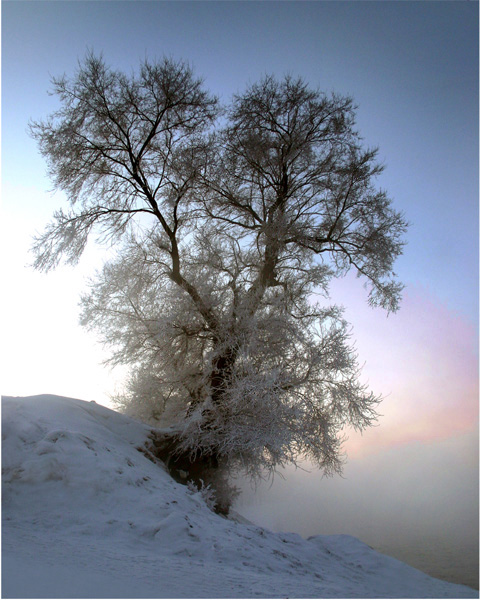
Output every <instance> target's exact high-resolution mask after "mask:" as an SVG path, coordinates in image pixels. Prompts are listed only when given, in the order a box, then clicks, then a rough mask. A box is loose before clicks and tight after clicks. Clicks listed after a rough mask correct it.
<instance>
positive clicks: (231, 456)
mask: <svg viewBox="0 0 480 600" xmlns="http://www.w3.org/2000/svg"><path fill="white" fill-rule="evenodd" d="M54 93H56V94H57V95H58V96H59V98H60V102H61V108H60V110H59V111H58V112H57V113H55V114H54V115H53V116H52V118H51V119H49V120H47V121H44V122H37V123H32V125H31V132H32V135H33V136H34V137H35V138H36V139H37V140H38V141H39V145H40V150H41V152H42V154H43V155H44V156H45V157H46V159H47V161H48V164H49V172H50V175H51V177H52V179H53V181H54V185H55V188H57V189H61V190H63V191H65V192H66V194H67V197H68V200H69V202H70V205H71V209H70V211H69V212H68V213H64V212H63V211H59V212H58V213H56V214H55V218H54V221H53V222H52V223H51V224H50V225H49V226H48V227H47V229H46V231H45V233H44V234H43V235H42V236H41V237H39V238H38V239H37V241H36V245H35V251H36V263H35V264H36V267H37V268H39V269H50V268H52V267H55V266H56V265H57V264H58V261H59V260H60V259H61V258H62V257H63V258H65V259H66V260H67V261H69V262H75V261H76V260H78V258H79V256H80V255H81V253H82V251H83V249H84V247H85V244H86V242H87V239H88V237H89V235H90V233H91V231H92V230H93V229H95V230H96V231H97V232H98V233H99V234H100V239H103V240H105V241H106V240H108V241H113V242H115V243H117V244H118V246H119V250H118V253H117V257H116V258H115V259H113V260H112V261H110V262H109V263H107V264H105V266H104V267H103V270H102V271H101V272H100V273H98V276H97V278H96V280H95V281H94V282H93V283H92V286H91V290H90V293H89V294H88V295H86V296H85V297H84V298H83V315H82V322H83V324H84V325H86V326H87V327H91V328H94V329H96V330H98V331H99V332H100V333H101V336H102V340H103V342H104V343H107V344H108V345H110V347H111V348H112V357H111V362H112V363H113V364H118V363H123V364H128V365H130V366H131V367H132V377H131V380H130V381H129V383H128V385H127V387H126V390H125V393H124V394H123V395H122V397H121V398H119V399H117V400H118V402H119V404H120V405H121V406H122V407H123V408H124V409H125V410H128V411H129V412H131V413H133V414H135V415H136V416H139V417H141V418H143V419H145V420H147V421H150V422H152V423H154V424H157V425H158V424H174V425H175V426H174V427H173V428H172V429H171V430H170V433H169V435H168V436H167V435H166V434H165V433H164V440H167V439H168V440H169V441H168V444H167V445H166V446H165V445H164V446H163V448H164V450H165V448H166V451H165V452H166V453H167V454H174V455H176V458H175V459H174V462H175V463H176V464H177V467H178V466H179V465H182V467H184V468H185V469H187V470H188V471H190V472H192V473H193V471H194V470H195V468H194V466H195V465H196V466H198V465H200V471H201V469H203V470H204V471H205V470H206V468H207V467H213V468H218V467H219V466H227V467H229V468H241V469H243V470H245V471H246V472H248V473H250V474H251V475H252V476H255V475H257V474H258V473H260V472H261V471H263V470H265V469H266V470H267V471H268V470H274V469H275V468H276V467H277V466H279V465H283V464H285V463H288V462H295V461H296V459H297V457H298V456H307V457H309V458H310V460H312V461H313V462H314V463H316V464H317V465H318V466H319V467H320V468H321V469H323V470H324V471H325V472H326V473H332V472H336V471H340V470H341V465H342V454H341V442H342V433H341V432H342V430H343V429H344V428H345V426H346V425H352V426H353V427H356V428H360V429H362V428H364V427H367V426H369V425H370V424H371V423H372V422H373V421H374V420H375V417H376V413H375V407H376V405H377V403H378V401H379V398H378V397H376V396H374V395H373V394H372V393H370V392H368V391H367V390H366V388H365V387H364V386H363V385H362V384H361V383H360V382H359V369H358V365H357V359H356V355H355V352H354V351H353V349H352V348H351V347H350V346H349V333H348V324H347V323H346V322H345V321H344V319H343V317H342V313H341V310H340V309H339V308H338V307H335V306H329V305H328V302H327V298H328V284H329V281H330V280H331V278H332V277H337V276H341V275H343V274H344V273H346V272H347V271H348V270H350V269H352V268H353V269H355V270H356V272H357V274H358V275H359V276H361V277H363V278H364V280H365V283H366V285H367V286H368V287H369V289H370V295H369V301H370V303H371V304H372V305H379V306H381V307H383V308H385V309H387V310H391V311H395V310H397V308H398V303H399V300H400V294H401V289H402V286H401V285H400V284H399V283H398V282H396V280H395V274H394V272H393V264H394V261H395V259H396V257H397V256H398V255H399V254H401V252H402V248H403V244H404V240H403V237H404V234H405V231H406V222H405V220H404V218H403V216H402V215H401V214H399V213H398V212H396V211H395V210H394V209H393V208H392V206H391V201H390V199H389V198H388V196H387V194H386V193H385V192H384V191H382V190H377V189H375V187H374V181H375V177H376V176H377V175H378V174H379V173H380V172H381V166H380V165H379V164H378V163H377V161H376V151H375V150H369V149H367V150H365V149H363V148H362V144H361V139H360V137H359V135H358V133H357V132H356V131H355V129H354V127H355V123H354V117H355V109H354V106H353V103H352V100H351V99H350V98H344V97H340V96H337V95H332V96H327V95H325V94H323V93H321V92H319V91H315V90H311V89H310V88H309V87H308V86H307V85H306V84H305V83H304V82H303V81H302V80H300V79H293V78H291V77H286V78H284V79H283V80H277V79H275V78H274V77H266V78H264V79H263V80H262V81H261V82H259V83H258V84H255V85H252V86H251V87H249V88H248V89H247V90H246V91H245V93H243V94H241V95H238V96H236V97H234V99H233V101H232V103H231V104H230V105H229V106H228V107H226V108H225V109H220V108H219V106H218V104H217V101H216V99H215V98H214V97H212V96H211V95H210V94H209V93H208V92H206V91H205V90H204V89H203V87H202V82H201V81H200V80H198V79H195V78H194V76H193V73H192V71H191V70H190V68H188V66H186V65H185V64H183V63H175V62H173V61H170V60H164V61H163V62H160V63H148V62H146V63H144V64H143V65H142V67H141V69H140V73H139V74H138V75H137V76H135V75H132V76H131V77H127V76H125V75H123V74H122V73H118V72H115V71H113V70H111V69H108V68H107V67H106V66H105V64H104V62H103V60H102V59H101V58H97V57H95V56H94V55H93V54H89V55H88V56H87V57H86V59H85V61H84V62H83V63H82V64H80V66H79V70H78V72H77V73H76V75H75V77H74V78H73V79H72V80H69V79H67V78H65V77H63V78H61V79H58V80H54ZM220 115H221V116H222V119H218V117H219V116H220ZM315 295H317V300H315ZM156 444H157V446H158V447H162V442H161V440H160V441H159V439H157V440H156ZM165 452H164V456H165ZM172 460H173V459H172Z"/></svg>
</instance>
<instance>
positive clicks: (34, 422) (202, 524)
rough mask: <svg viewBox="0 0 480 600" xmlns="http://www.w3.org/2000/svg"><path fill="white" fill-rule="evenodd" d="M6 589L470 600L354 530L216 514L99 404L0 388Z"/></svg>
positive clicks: (134, 428)
mask: <svg viewBox="0 0 480 600" xmlns="http://www.w3.org/2000/svg"><path fill="white" fill-rule="evenodd" d="M2 418H3V430H2V435H3V438H2V439H3V453H2V467H3V529H2V542H3V543H2V554H3V574H2V597H3V598H20V597H21V598H82V597H83V598H185V597H189V598H218V597H223V598H254V597H264V598H265V597H275V598H282V597H301V598H338V597H341V598H355V597H361V598H366V597H388V598H394V597H402V598H407V597H414V598H427V597H430V598H475V597H478V593H477V592H476V591H475V590H473V589H470V588H468V587H465V586H459V585H454V584H449V583H446V582H443V581H440V580H437V579H433V578H431V577H429V576H427V575H425V574H424V573H421V572H420V571H417V570H416V569H413V568H411V567H409V566H407V565H405V564H403V563H401V562H399V561H397V560H395V559H393V558H390V557H388V556H384V555H382V554H379V553H377V552H375V551H374V550H372V549H371V548H370V547H369V546H367V545H366V544H363V543H362V542H360V541H359V540H357V539H355V538H352V537H349V536H316V537H313V538H310V539H309V540H304V539H302V538H301V537H300V536H298V535H296V534H292V533H280V534H274V533H272V532H270V531H267V530H265V529H263V528H261V527H257V526H255V525H249V524H246V523H241V522H238V521H241V519H237V520H236V521H234V520H231V519H225V518H223V517H221V516H219V515H216V514H214V513H212V512H211V511H210V510H209V509H208V507H207V506H206V504H205V502H204V500H203V498H202V496H201V495H200V494H199V493H192V492H191V491H189V490H188V489H187V488H186V487H185V486H182V485H180V484H178V483H176V482H175V481H173V479H172V478H171V477H170V476H169V475H168V474H167V472H166V471H165V470H164V469H163V468H162V467H161V466H158V465H155V464H153V463H152V462H150V461H149V460H148V459H147V458H146V457H145V456H144V455H143V454H142V453H141V452H140V451H139V450H138V448H139V447H141V446H142V445H143V444H144V443H145V441H146V439H147V436H148V433H149V431H150V429H149V428H148V427H147V426H146V425H143V424H140V423H137V422H135V421H133V420H132V419H129V418H127V417H125V416H123V415H120V414H118V413H116V412H114V411H111V410H109V409H107V408H105V407H103V406H100V405H98V404H95V403H94V402H84V401H82V400H74V399H71V398H60V397H57V396H34V397H29V398H3V402H2Z"/></svg>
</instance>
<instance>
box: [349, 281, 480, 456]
mask: <svg viewBox="0 0 480 600" xmlns="http://www.w3.org/2000/svg"><path fill="white" fill-rule="evenodd" d="M350 285H357V284H356V283H355V282H352V281H350V282H349V281H348V280H344V281H342V282H341V283H340V287H344V286H350ZM346 316H347V318H348V319H349V320H350V322H351V323H353V325H354V328H353V339H354V340H356V347H357V349H358V353H359V360H360V361H361V362H362V363H363V361H365V366H364V369H363V373H362V375H363V380H364V381H366V382H368V384H369V386H370V388H371V389H372V390H373V391H374V392H375V393H379V394H382V395H383V396H384V400H383V402H382V403H381V404H380V406H379V408H378V411H379V413H380V414H381V415H382V416H381V417H380V419H379V421H378V427H373V428H370V429H369V430H367V431H366V432H364V433H363V435H360V434H357V433H355V432H349V433H348V436H349V440H348V441H347V443H346V444H345V449H346V450H347V452H348V454H349V455H350V456H354V455H358V454H364V453H370V452H375V451H377V450H379V449H380V448H383V447H386V446H390V447H391V446H398V445H404V444H407V443H409V442H413V441H431V440H441V439H446V438H448V437H450V436H452V435H457V434H461V433H465V432H470V431H473V430H475V429H476V428H477V427H478V408H479V404H478V393H479V389H478V353H477V346H476V334H475V328H474V326H473V324H470V323H469V322H468V321H466V320H465V319H463V318H462V317H461V316H460V315H458V314H455V313H454V312H453V311H451V310H449V309H448V308H447V307H445V306H442V305H441V304H440V303H439V302H438V301H436V299H435V298H434V296H433V295H432V294H431V293H429V292H427V291H426V290H425V289H422V288H421V287H410V288H409V289H408V290H407V292H406V293H405V295H404V299H403V302H402V307H401V309H400V311H399V312H398V313H396V314H394V315H389V316H388V317H387V316H386V315H385V313H383V312H382V311H380V310H378V309H377V310H365V308H363V310H361V309H360V301H358V303H357V301H355V302H354V303H353V304H349V308H348V310H347V312H346Z"/></svg>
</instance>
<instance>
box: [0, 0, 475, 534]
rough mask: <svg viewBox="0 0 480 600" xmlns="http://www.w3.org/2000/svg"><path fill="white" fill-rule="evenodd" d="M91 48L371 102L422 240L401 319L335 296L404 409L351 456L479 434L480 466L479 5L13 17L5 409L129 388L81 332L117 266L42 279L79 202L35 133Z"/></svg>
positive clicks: (8, 49)
mask: <svg viewBox="0 0 480 600" xmlns="http://www.w3.org/2000/svg"><path fill="white" fill-rule="evenodd" d="M87 48H93V50H95V51H96V52H102V53H103V55H104V58H105V60H106V62H107V63H109V64H111V65H112V66H114V67H116V68H119V69H123V70H126V71H130V70H131V69H134V68H136V67H137V66H138V64H139V61H141V60H142V59H144V58H145V57H148V58H150V59H153V58H155V57H162V56H163V55H165V54H166V55H169V56H173V57H174V58H176V59H184V60H187V61H189V62H190V63H191V64H192V65H193V66H194V68H195V70H196V72H197V73H198V74H199V75H202V76H203V77H204V78H205V82H206V85H207V86H208V87H209V88H210V90H211V91H212V92H214V93H216V94H218V95H219V96H220V97H221V98H222V99H224V100H228V99H229V98H230V96H231V94H232V93H235V92H237V91H241V90H242V89H243V88H244V86H245V85H246V84H248V83H252V82H254V81H256V80H258V79H259V78H260V77H262V76H263V75H264V74H265V73H274V74H276V75H278V76H282V75H284V74H287V73H292V74H294V75H300V76H303V77H304V78H305V79H306V80H307V81H308V82H309V83H310V84H311V85H312V86H315V87H316V86H318V87H320V88H322V89H324V90H325V91H336V92H338V93H341V94H350V95H352V96H353V97H354V99H355V101H356V103H357V104H358V112H357V124H358V129H359V131H360V133H361V134H362V136H363V137H364V139H365V144H366V145H368V146H378V147H379V148H380V152H379V156H380V159H381V160H382V161H383V162H384V163H385V165H386V170H385V172H384V173H383V174H382V176H381V178H380V180H379V184H380V185H381V187H383V188H385V189H386V190H387V191H388V192H389V194H390V195H391V196H392V197H393V198H394V200H395V207H396V208H397V209H399V210H401V211H403V212H404V213H405V215H406V217H407V219H408V220H409V221H410V222H411V224H412V225H411V228H410V231H409V234H408V246H407V248H406V251H405V254H404V256H402V257H401V258H400V259H399V261H398V263H397V269H396V270H397V273H398V275H399V278H400V279H401V280H402V281H403V282H404V283H405V284H406V286H407V287H406V291H405V299H404V303H403V306H402V308H401V310H400V312H399V313H398V314H395V315H390V316H389V317H388V318H387V316H386V314H385V313H383V312H381V311H380V310H375V311H374V310H372V309H370V308H368V307H367V305H366V302H365V293H364V291H363V288H362V286H361V284H360V283H359V282H358V281H357V280H355V279H354V278H351V277H347V278H346V279H344V280H342V281H339V282H338V283H336V284H335V286H334V287H333V290H332V297H333V299H334V300H338V301H340V302H341V303H343V304H344V305H345V307H346V315H347V317H348V319H349V320H350V322H351V323H352V325H353V332H352V336H353V339H355V340H357V348H358V351H359V355H360V362H362V363H363V362H364V361H365V362H366V365H365V369H364V377H365V379H366V380H368V381H369V383H370V384H371V386H372V388H373V390H374V391H375V392H378V393H383V394H385V395H387V397H386V399H385V401H384V403H383V404H382V406H381V410H380V412H382V414H383V415H384V416H383V417H382V418H381V419H380V425H379V427H377V428H375V429H372V430H370V431H369V432H367V433H366V434H365V435H364V436H363V437H361V438H360V437H359V436H356V435H353V436H351V438H350V440H349V442H348V444H347V449H348V452H349V455H350V457H351V458H352V460H353V461H354V463H355V460H358V461H361V459H362V457H368V456H370V457H371V456H372V455H374V454H375V453H377V454H379V453H381V452H386V451H388V450H392V449H393V450H394V449H395V448H400V447H406V446H409V445H410V447H411V445H412V444H418V443H427V444H428V443H435V442H436V443H439V444H440V443H446V442H445V440H448V439H450V438H455V439H458V440H460V439H462V440H463V439H465V436H467V438H468V439H469V440H470V442H469V444H467V445H466V446H465V444H464V445H463V446H462V448H463V450H462V452H467V453H468V452H469V453H470V454H469V455H468V456H470V458H471V457H473V456H475V457H476V456H477V447H476V443H477V442H476V440H477V435H476V432H477V428H478V345H477V339H478V3H476V2H356V3H355V2H353V3H351V2H275V1H273V2H155V1H152V2H139V1H137V2H129V1H125V2H117V1H110V2H108V1H105V2H102V1H96V2H82V1H76V2H61V1H59V2H48V1H42V2H14V1H4V2H3V3H2V197H3V201H2V257H3V260H2V269H3V273H2V282H3V286H2V317H3V324H2V342H3V343H2V352H3V357H2V367H3V369H2V371H3V373H2V392H3V393H5V394H11V395H27V394H36V393H57V394H61V395H69V396H75V397H80V398H85V399H93V398H95V399H96V400H97V401H100V402H107V397H108V393H110V392H113V391H114V390H115V386H116V385H118V384H119V381H120V376H121V373H119V372H113V373H110V372H109V371H107V370H105V369H104V368H102V367H101V366H99V362H100V360H101V359H102V357H103V356H104V355H103V353H102V349H101V348H100V347H98V346H97V345H96V344H95V337H94V336H93V335H90V334H87V333H86V332H84V331H82V330H80V329H79V327H78V325H77V318H78V307H77V302H78V296H79V294H80V292H81V291H82V289H83V288H84V279H83V278H84V277H86V276H88V274H89V273H91V272H92V269H94V268H95V267H98V266H100V263H101V260H102V254H101V253H99V252H98V250H97V249H95V248H90V249H89V251H88V253H87V256H86V257H85V259H84V260H82V262H81V264H80V266H79V267H78V268H77V269H70V268H61V269H59V270H58V271H57V272H54V273H51V274H48V275H40V274H38V273H35V272H33V271H32V270H31V269H29V268H27V267H26V266H25V265H26V264H27V263H28V262H30V261H31V257H29V255H28V248H29V246H30V239H31V236H32V234H33V233H34V232H35V231H36V230H41V229H42V228H43V226H44V225H45V224H46V222H47V221H48V220H49V219H50V216H51V214H52V212H53V210H54V209H56V208H58V207H60V206H61V205H62V203H63V201H64V198H63V196H62V194H55V195H52V194H50V193H49V192H48V190H49V189H50V187H51V186H50V182H49V181H48V180H47V179H46V177H45V164H44V162H43V159H42V158H41V157H40V156H39V154H38V151H37V148H36V145H35V143H34V142H33V140H31V139H30V138H29V137H28V136H27V133H26V128H27V123H28V120H29V119H31V118H33V119H41V118H44V117H45V116H46V115H47V114H49V113H50V112H51V111H52V110H54V109H55V108H56V106H57V104H56V99H55V98H52V97H50V96H48V94H47V90H48V89H49V87H50V76H52V75H60V74H62V73H64V72H65V73H67V74H71V73H72V72H73V70H74V69H75V68H76V66H77V61H78V59H81V58H82V57H83V56H84V55H85V52H86V50H87ZM455 436H456V437H455ZM462 436H463V437H462ZM469 436H470V437H469ZM465 448H468V450H465ZM462 456H463V455H462ZM365 460H366V459H365ZM472 460H473V459H472ZM473 463H475V460H473ZM473 463H472V464H473ZM365 464H366V463H365ZM404 468H405V467H404ZM472 468H473V469H474V470H473V471H469V473H470V477H471V476H472V472H473V473H476V471H475V468H476V467H475V466H474V467H472ZM475 477H476V475H475ZM473 501H474V502H477V499H476V498H473ZM316 533H318V531H317V532H316Z"/></svg>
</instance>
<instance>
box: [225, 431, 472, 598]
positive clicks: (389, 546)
mask: <svg viewBox="0 0 480 600" xmlns="http://www.w3.org/2000/svg"><path fill="white" fill-rule="evenodd" d="M301 467H302V468H301V469H297V470H295V469H294V468H289V469H286V470H284V471H283V472H282V473H281V474H280V475H283V477H284V479H283V478H282V476H277V477H276V478H275V479H274V481H273V483H272V482H261V483H260V484H259V485H258V487H257V489H256V490H253V489H252V488H251V486H250V485H249V484H248V483H246V482H244V481H243V482H238V483H237V485H239V487H240V488H241V489H242V494H241V496H240V498H239V499H238V501H237V504H236V507H235V508H236V510H238V512H240V513H241V514H242V515H243V516H245V517H246V518H247V519H250V520H251V521H253V522H254V523H256V524H258V525H261V526H264V527H268V528H269V529H272V530H274V531H293V532H296V533H299V534H300V535H301V536H303V537H309V536H313V535H318V534H349V535H353V536H355V537H358V538H360V539H361V540H362V541H364V542H365V543H367V544H369V545H371V546H372V547H374V548H375V549H377V550H380V551H383V552H385V553H388V554H390V555H392V556H395V557H396V558H399V559H401V560H404V561H405V562H408V563H409V564H411V565H412V566H414V567H416V568H419V569H421V570H423V571H425V572H428V573H429V574H431V575H433V576H436V577H440V578H444V579H445V578H449V579H450V580H456V581H458V582H461V583H468V585H471V586H473V587H476V588H478V484H479V482H478V434H477V432H472V433H468V434H463V435H459V436H455V437H450V438H448V439H444V440H440V441H430V442H415V443H410V444H408V445H404V446H398V447H393V448H389V449H383V450H381V451H379V452H378V451H377V452H376V453H373V452H372V453H370V454H368V455H366V456H362V457H358V458H357V457H352V458H350V459H349V461H348V462H347V463H346V465H345V469H344V473H343V477H339V476H336V477H333V478H322V476H321V474H320V473H318V471H315V470H314V469H312V468H309V466H308V465H306V464H303V465H301ZM302 469H305V470H302ZM308 471H309V472H308Z"/></svg>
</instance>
